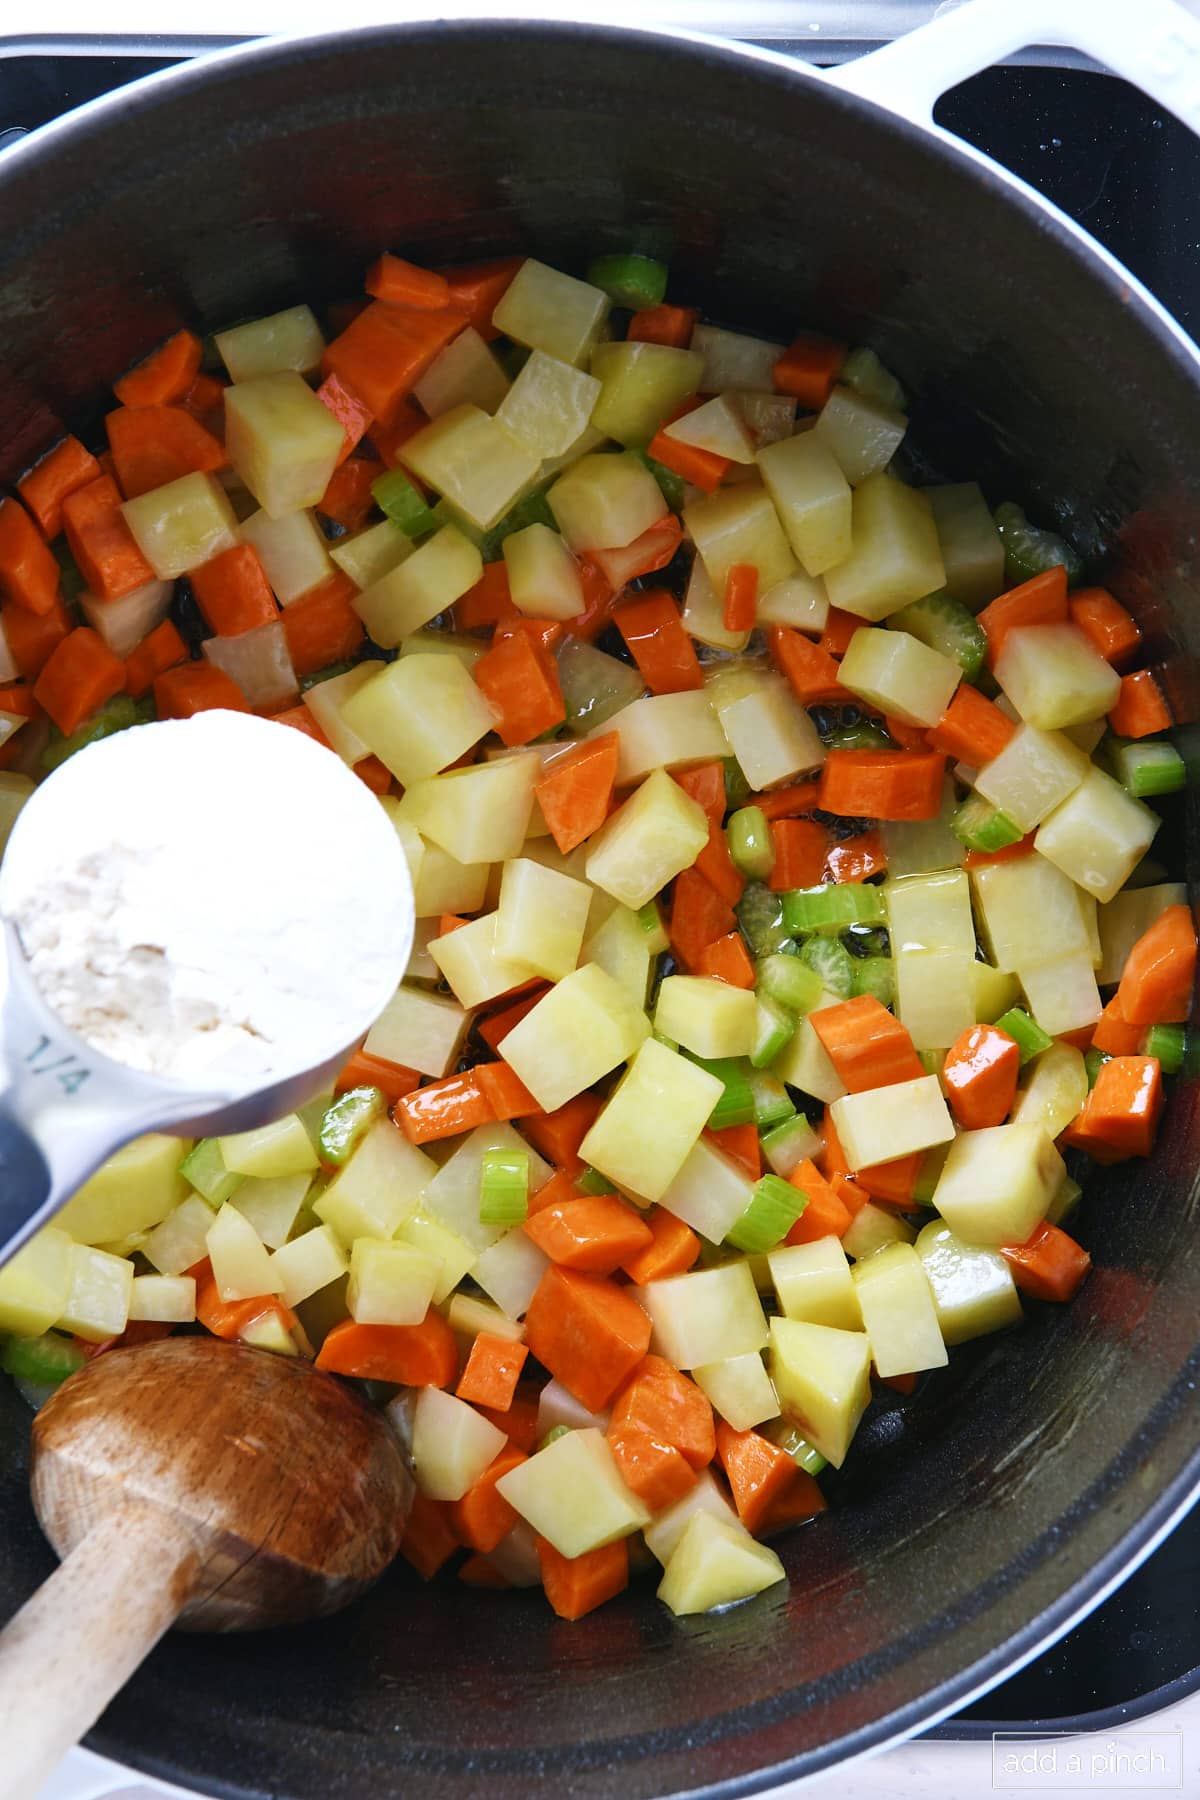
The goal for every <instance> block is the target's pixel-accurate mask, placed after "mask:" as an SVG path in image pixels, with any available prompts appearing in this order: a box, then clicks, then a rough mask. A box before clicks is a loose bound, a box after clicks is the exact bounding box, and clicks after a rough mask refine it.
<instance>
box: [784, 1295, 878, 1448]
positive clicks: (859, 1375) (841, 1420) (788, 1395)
mask: <svg viewBox="0 0 1200 1800" xmlns="http://www.w3.org/2000/svg"><path fill="white" fill-rule="evenodd" d="M768 1366H769V1368H770V1371H771V1379H772V1381H773V1382H774V1383H775V1391H776V1393H777V1394H778V1395H779V1402H780V1406H781V1408H782V1411H783V1415H784V1417H785V1418H786V1419H790V1420H792V1421H794V1423H795V1424H796V1425H798V1426H799V1427H800V1429H801V1431H803V1433H804V1435H805V1437H806V1438H808V1440H809V1442H810V1443H811V1444H813V1445H815V1446H816V1448H817V1449H818V1450H819V1451H820V1452H821V1455H822V1456H823V1457H824V1458H825V1459H826V1461H827V1462H831V1463H832V1464H833V1466H834V1468H835V1469H840V1468H841V1466H842V1464H843V1463H844V1462H845V1460H846V1452H847V1450H848V1449H849V1448H850V1440H851V1438H852V1437H853V1436H854V1433H855V1431H856V1430H857V1429H858V1422H859V1420H860V1419H861V1418H862V1416H863V1413H864V1412H865V1411H866V1409H867V1405H868V1403H869V1401H870V1398H871V1376H870V1368H871V1340H870V1339H869V1338H868V1336H867V1334H866V1332H865V1331H842V1330H840V1329H839V1328H838V1327H837V1326H834V1325H813V1324H810V1323H809V1322H808V1321H807V1320H803V1319H772V1320H771V1351H770V1356H769V1358H768Z"/></svg>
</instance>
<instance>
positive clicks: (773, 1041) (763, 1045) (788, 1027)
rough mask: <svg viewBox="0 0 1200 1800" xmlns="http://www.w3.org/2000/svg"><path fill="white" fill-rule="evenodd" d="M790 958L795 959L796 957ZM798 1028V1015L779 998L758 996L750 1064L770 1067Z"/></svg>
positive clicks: (756, 1067)
mask: <svg viewBox="0 0 1200 1800" xmlns="http://www.w3.org/2000/svg"><path fill="white" fill-rule="evenodd" d="M789 960H791V961H794V960H795V959H794V958H790V959H789ZM795 1029H796V1015H795V1013H794V1012H789V1011H788V1009H787V1007H786V1006H781V1005H780V1004H779V1002H778V1000H772V999H771V998H770V997H769V996H768V995H766V994H760V995H759V996H758V1005H757V1016H756V1019H755V1029H754V1046H753V1048H752V1050H751V1051H750V1066H751V1068H754V1069H768V1068H770V1066H771V1064H772V1063H773V1062H774V1061H775V1058H776V1057H777V1056H778V1055H779V1053H780V1051H782V1050H783V1049H785V1048H786V1046H787V1045H788V1044H789V1043H790V1042H791V1040H792V1034H793V1032H794V1031H795Z"/></svg>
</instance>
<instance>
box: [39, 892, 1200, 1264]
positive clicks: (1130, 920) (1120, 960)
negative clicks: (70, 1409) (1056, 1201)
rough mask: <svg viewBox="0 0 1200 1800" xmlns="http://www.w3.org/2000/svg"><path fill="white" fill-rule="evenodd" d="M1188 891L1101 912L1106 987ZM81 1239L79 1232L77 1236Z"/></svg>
mask: <svg viewBox="0 0 1200 1800" xmlns="http://www.w3.org/2000/svg"><path fill="white" fill-rule="evenodd" d="M1187 897H1188V895H1187V888H1186V886H1185V885H1184V883H1183V882H1182V881H1160V882H1155V883H1154V884H1153V885H1152V886H1150V887H1143V888H1127V889H1125V890H1124V891H1123V892H1122V893H1120V894H1117V895H1116V897H1115V898H1114V899H1112V900H1110V901H1109V902H1108V904H1107V905H1105V906H1101V908H1100V918H1099V924H1100V944H1101V948H1102V951H1103V956H1102V959H1101V963H1100V969H1099V980H1100V985H1101V986H1102V987H1106V986H1111V985H1112V984H1113V983H1114V982H1117V981H1120V979H1121V971H1122V970H1123V969H1124V967H1125V963H1126V961H1127V959H1128V956H1129V952H1130V951H1131V950H1132V949H1133V946H1134V945H1135V944H1136V943H1137V941H1138V939H1139V938H1140V937H1141V935H1142V933H1143V932H1144V931H1149V929H1150V927H1151V925H1153V923H1154V921H1155V919H1157V918H1158V917H1159V916H1160V914H1162V913H1164V912H1166V910H1167V908H1168V906H1186V905H1187ZM75 1235H76V1236H78V1235H79V1234H78V1232H76V1234H75Z"/></svg>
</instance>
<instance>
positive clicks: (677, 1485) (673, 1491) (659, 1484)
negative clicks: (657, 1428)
mask: <svg viewBox="0 0 1200 1800" xmlns="http://www.w3.org/2000/svg"><path fill="white" fill-rule="evenodd" d="M605 1435H606V1437H607V1439H608V1447H609V1449H610V1450H611V1451H612V1454H613V1461H614V1462H615V1463H616V1465H617V1468H618V1469H619V1470H620V1474H621V1480H622V1481H623V1482H624V1483H625V1486H626V1487H627V1488H628V1489H629V1490H630V1492H631V1493H634V1494H636V1495H637V1497H638V1499H639V1500H640V1501H641V1502H642V1504H643V1506H647V1507H649V1509H650V1511H651V1512H661V1511H662V1510H663V1508H664V1507H665V1506H673V1505H674V1504H675V1502H676V1500H682V1499H683V1496H684V1495H685V1494H687V1493H690V1492H691V1490H692V1488H694V1487H695V1485H696V1482H697V1481H698V1480H699V1476H698V1475H697V1472H696V1470H695V1469H693V1467H692V1465H691V1463H690V1462H688V1460H687V1458H686V1457H685V1456H683V1455H681V1453H680V1452H679V1451H678V1450H676V1448H675V1446H674V1444H663V1443H660V1442H659V1440H658V1438H656V1437H655V1436H654V1434H653V1432H650V1431H647V1430H646V1428H645V1426H643V1425H610V1426H609V1428H608V1431H607V1433H606V1434H605Z"/></svg>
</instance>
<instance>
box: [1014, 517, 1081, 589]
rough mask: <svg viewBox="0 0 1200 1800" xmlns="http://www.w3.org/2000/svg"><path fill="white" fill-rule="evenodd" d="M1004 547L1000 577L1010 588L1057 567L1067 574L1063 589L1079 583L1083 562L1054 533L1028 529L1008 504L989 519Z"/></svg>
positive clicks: (1025, 523) (1038, 527)
mask: <svg viewBox="0 0 1200 1800" xmlns="http://www.w3.org/2000/svg"><path fill="white" fill-rule="evenodd" d="M992 516H993V518H994V519H995V521H996V530H997V531H998V532H999V533H1000V538H1001V542H1002V543H1003V545H1004V573H1005V576H1006V578H1007V580H1008V584H1009V586H1010V587H1017V586H1019V585H1020V583H1021V582H1023V581H1031V580H1032V579H1033V577H1034V576H1035V575H1044V574H1045V573H1046V570H1047V569H1053V568H1056V567H1057V566H1058V565H1059V564H1060V563H1061V564H1062V566H1063V568H1065V569H1066V571H1067V586H1068V587H1077V586H1078V584H1079V583H1080V582H1081V581H1082V580H1083V573H1084V570H1083V559H1082V557H1080V556H1079V555H1078V554H1077V553H1076V552H1075V551H1074V550H1072V548H1071V546H1070V544H1068V543H1067V540H1066V539H1065V538H1061V537H1059V535H1058V533H1057V532H1056V531H1043V530H1042V529H1041V527H1040V526H1038V525H1031V524H1030V523H1029V520H1028V519H1027V518H1026V517H1025V514H1024V512H1023V511H1022V510H1021V508H1020V507H1019V506H1017V505H1016V504H1015V503H1014V502H1013V501H1012V500H1006V501H1005V502H1004V504H1003V505H1002V506H998V507H997V508H996V510H995V512H994V514H993V515H992Z"/></svg>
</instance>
